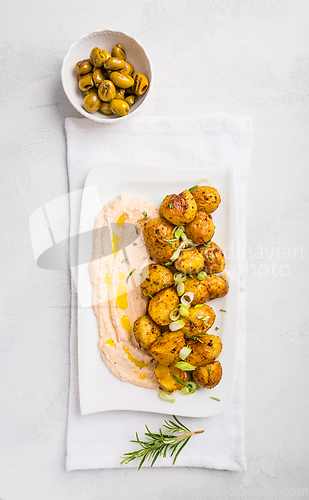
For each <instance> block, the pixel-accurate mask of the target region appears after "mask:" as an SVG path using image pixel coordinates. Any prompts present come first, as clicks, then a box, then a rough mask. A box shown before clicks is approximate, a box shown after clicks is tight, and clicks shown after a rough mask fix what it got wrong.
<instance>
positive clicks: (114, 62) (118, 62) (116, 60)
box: [104, 57, 126, 71]
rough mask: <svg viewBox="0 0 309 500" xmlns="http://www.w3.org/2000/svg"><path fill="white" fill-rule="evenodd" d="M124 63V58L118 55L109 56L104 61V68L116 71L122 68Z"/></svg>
mask: <svg viewBox="0 0 309 500" xmlns="http://www.w3.org/2000/svg"><path fill="white" fill-rule="evenodd" d="M125 65H126V62H125V60H124V59H120V57H110V58H109V59H107V61H106V62H105V63H104V68H105V69H111V70H112V71H118V70H120V69H123V68H124V67H125Z"/></svg>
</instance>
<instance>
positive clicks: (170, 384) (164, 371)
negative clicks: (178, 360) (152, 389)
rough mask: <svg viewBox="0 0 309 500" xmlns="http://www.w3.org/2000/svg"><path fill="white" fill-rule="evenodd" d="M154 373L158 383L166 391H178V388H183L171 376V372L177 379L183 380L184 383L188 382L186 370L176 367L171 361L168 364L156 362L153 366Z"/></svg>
mask: <svg viewBox="0 0 309 500" xmlns="http://www.w3.org/2000/svg"><path fill="white" fill-rule="evenodd" d="M154 373H155V376H156V378H157V380H158V382H159V384H160V385H161V386H162V387H163V388H164V389H166V390H167V391H179V390H180V389H183V386H182V385H181V384H179V382H177V380H175V379H174V378H173V377H172V373H173V374H174V375H176V377H177V378H179V380H182V382H184V383H185V384H186V383H187V382H188V374H187V372H184V371H182V370H180V369H179V368H176V367H175V365H174V363H172V364H171V365H170V366H166V365H162V364H161V363H157V364H156V366H155V368H154Z"/></svg>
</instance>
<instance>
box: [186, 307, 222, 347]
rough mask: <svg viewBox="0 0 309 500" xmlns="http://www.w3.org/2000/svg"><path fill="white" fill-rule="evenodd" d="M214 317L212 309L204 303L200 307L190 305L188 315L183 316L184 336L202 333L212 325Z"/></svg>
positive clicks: (188, 336)
mask: <svg viewBox="0 0 309 500" xmlns="http://www.w3.org/2000/svg"><path fill="white" fill-rule="evenodd" d="M199 305H200V304H199ZM215 319H216V315H215V312H214V310H213V309H212V308H211V307H209V306H207V305H206V304H204V305H202V306H201V307H194V306H193V307H190V309H189V316H188V317H187V318H185V326H184V327H183V328H182V332H183V334H184V336H185V338H187V339H188V338H191V337H195V336H199V335H203V334H204V333H206V332H207V331H208V330H209V328H211V327H212V325H213V324H214V322H215Z"/></svg>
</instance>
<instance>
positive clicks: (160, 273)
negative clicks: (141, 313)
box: [141, 264, 175, 297]
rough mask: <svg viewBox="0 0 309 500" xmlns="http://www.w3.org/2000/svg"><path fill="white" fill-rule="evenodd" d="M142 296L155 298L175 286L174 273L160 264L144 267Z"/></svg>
mask: <svg viewBox="0 0 309 500" xmlns="http://www.w3.org/2000/svg"><path fill="white" fill-rule="evenodd" d="M141 281H142V282H141V289H142V294H143V295H145V297H149V295H151V296H154V295H155V294H156V293H158V292H160V291H161V290H163V289H164V288H169V287H170V286H173V285H174V284H175V281H174V275H173V273H172V271H170V270H169V269H167V268H166V267H164V266H160V264H150V265H149V266H146V267H144V269H143V271H142V277H141Z"/></svg>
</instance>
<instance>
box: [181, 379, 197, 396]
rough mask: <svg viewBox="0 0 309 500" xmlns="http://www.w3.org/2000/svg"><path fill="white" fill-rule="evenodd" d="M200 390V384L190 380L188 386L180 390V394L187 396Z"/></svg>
mask: <svg viewBox="0 0 309 500" xmlns="http://www.w3.org/2000/svg"><path fill="white" fill-rule="evenodd" d="M198 390H199V386H198V385H197V384H196V383H195V382H193V381H190V382H188V383H187V387H184V388H183V389H181V391H179V392H180V394H183V395H184V396H187V395H188V394H194V393H195V391H198Z"/></svg>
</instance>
